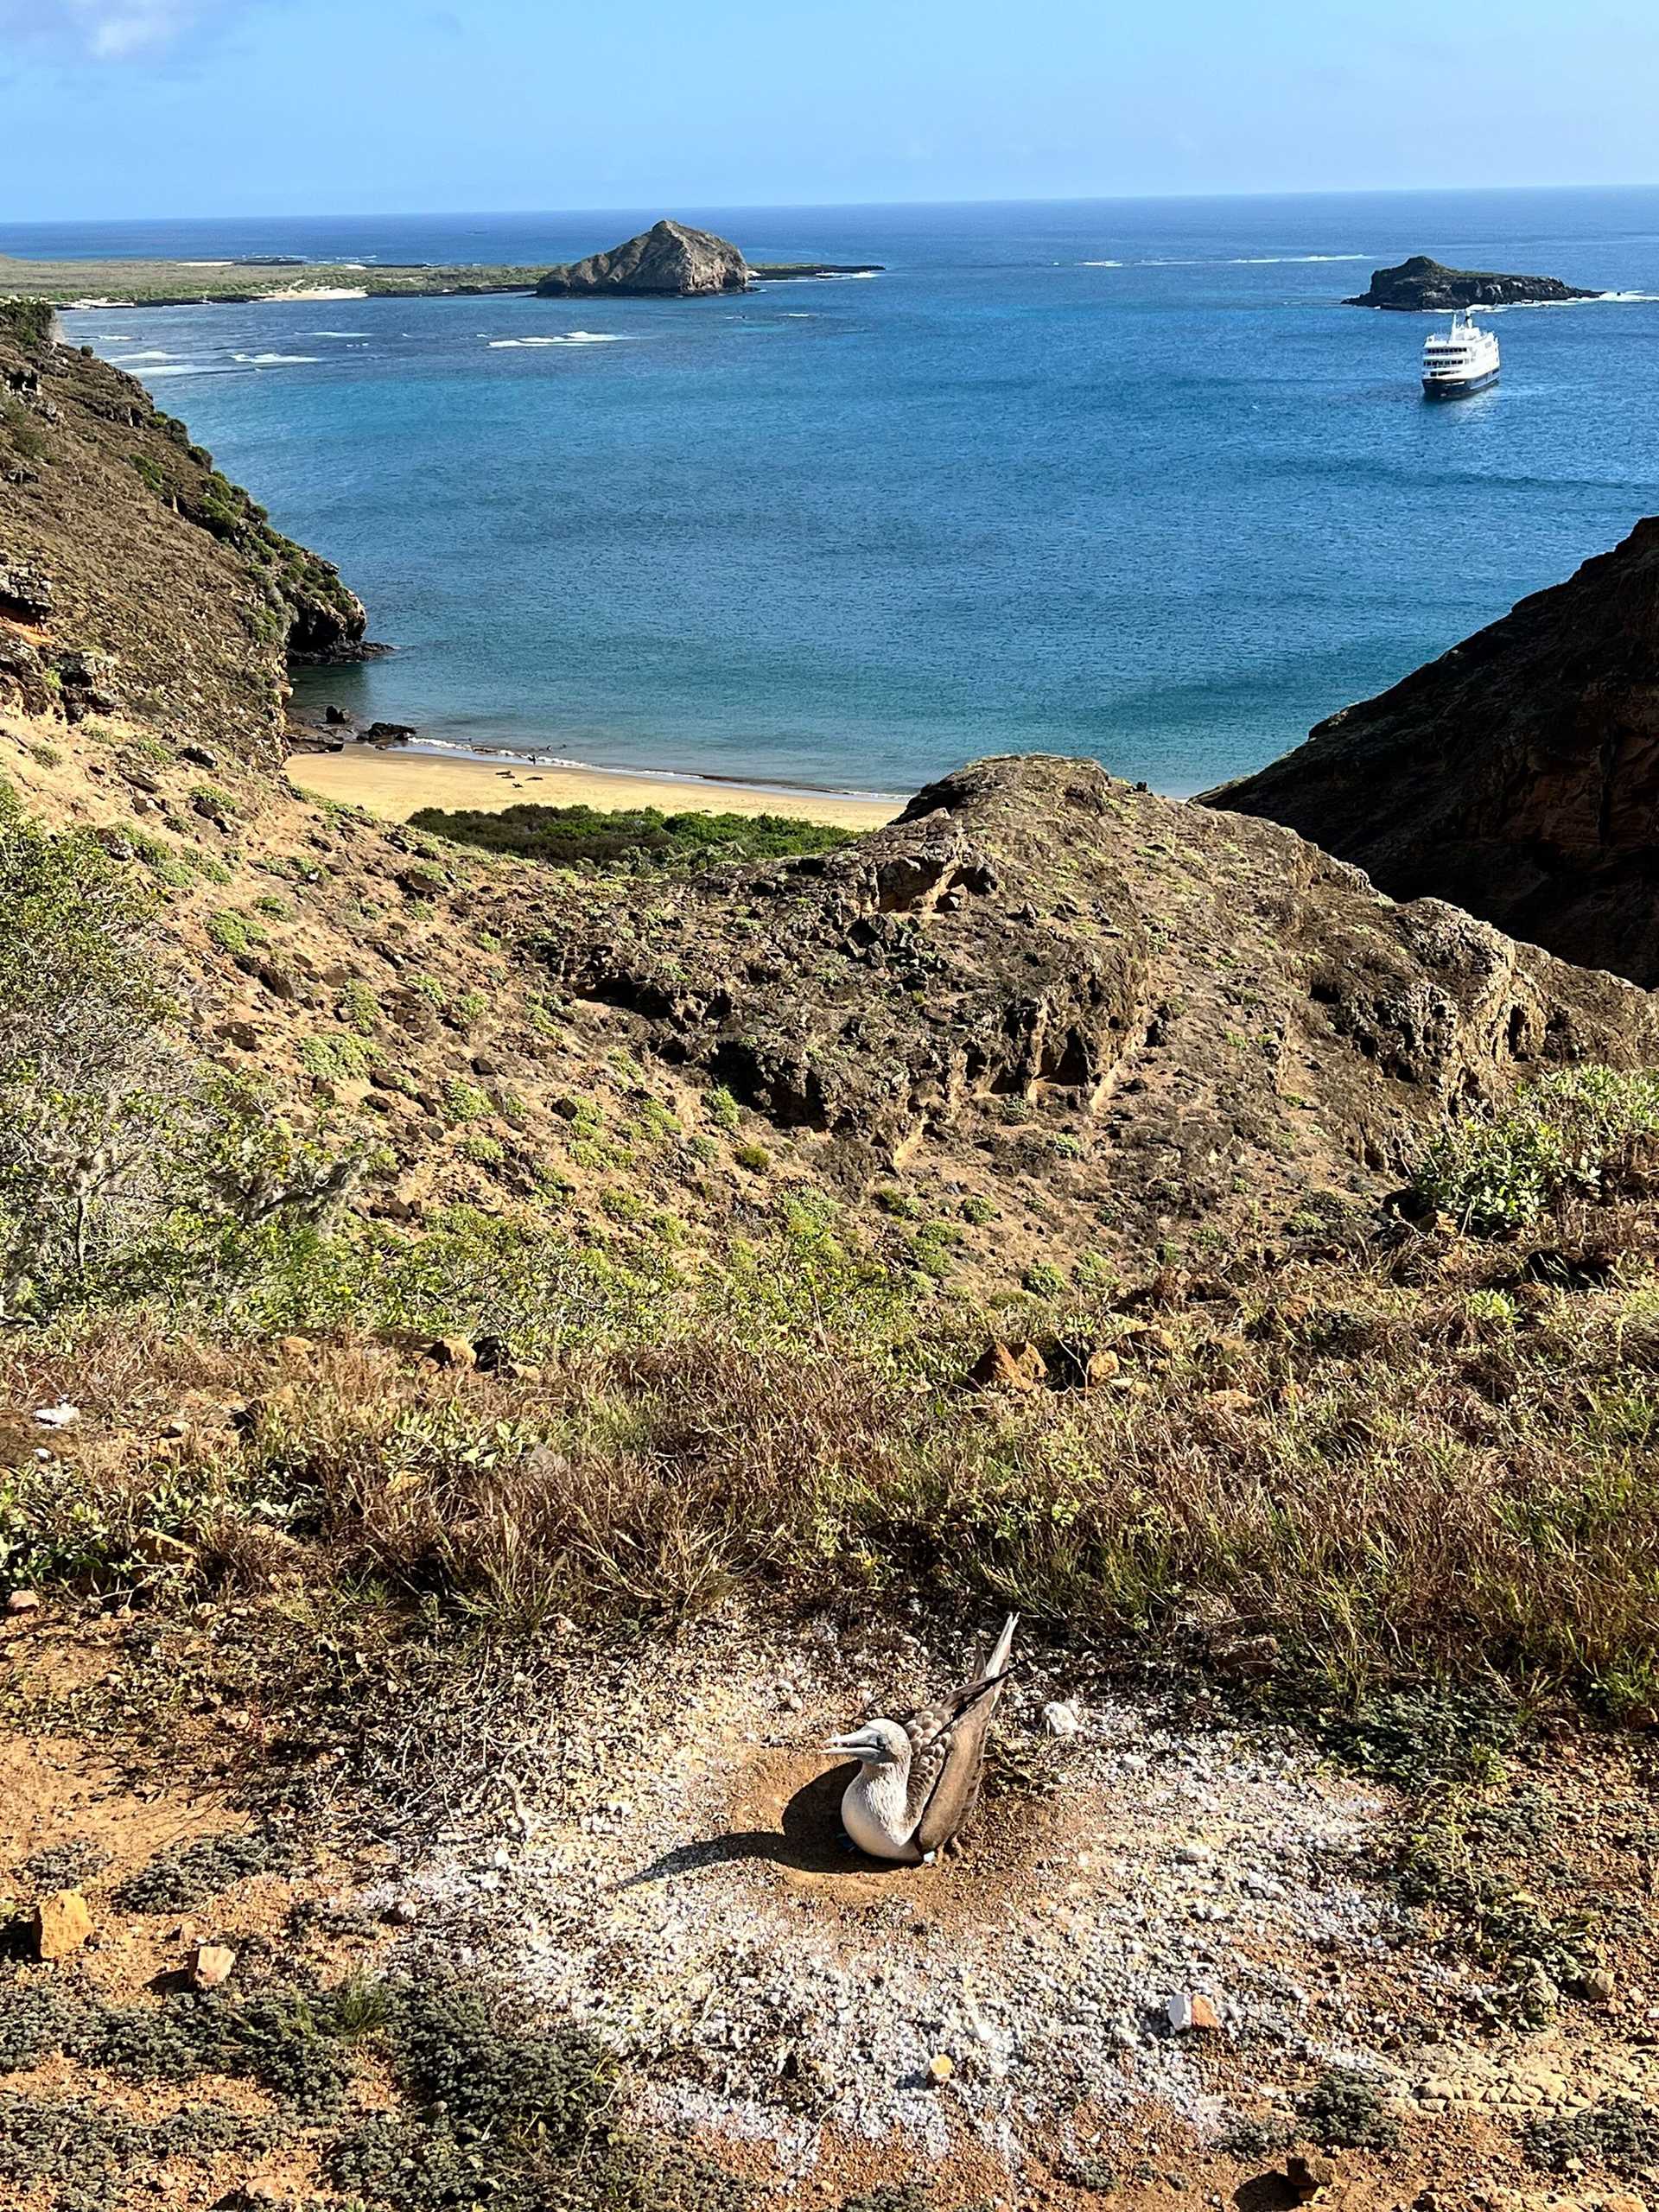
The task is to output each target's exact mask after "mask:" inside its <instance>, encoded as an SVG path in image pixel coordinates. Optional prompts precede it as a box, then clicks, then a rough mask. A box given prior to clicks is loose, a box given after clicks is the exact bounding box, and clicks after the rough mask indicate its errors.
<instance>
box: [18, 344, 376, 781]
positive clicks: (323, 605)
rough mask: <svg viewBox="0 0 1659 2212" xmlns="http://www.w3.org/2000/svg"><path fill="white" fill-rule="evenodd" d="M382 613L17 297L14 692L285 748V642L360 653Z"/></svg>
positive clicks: (35, 708) (205, 735)
mask: <svg viewBox="0 0 1659 2212" xmlns="http://www.w3.org/2000/svg"><path fill="white" fill-rule="evenodd" d="M364 623H365V617H364V612H363V608H362V607H361V605H360V603H359V601H358V600H357V599H356V597H355V596H354V595H353V593H352V592H350V591H349V590H347V588H346V586H345V585H344V584H343V583H342V582H340V577H339V575H337V573H336V572H335V570H334V569H333V568H332V567H330V565H329V564H328V563H327V562H326V561H323V560H320V559H319V558H318V556H316V555H315V554H314V553H310V552H308V551H307V550H305V549H304V548H303V547H302V546H299V545H296V544H294V543H292V541H291V540H290V539H289V538H286V537H283V536H282V535H281V534H280V532H278V531H274V530H272V529H271V527H270V524H269V523H268V522H267V520H266V518H265V515H264V510H263V508H261V507H259V506H257V505H255V504H254V502H253V501H252V500H251V499H250V498H249V497H248V495H247V493H245V492H243V491H241V490H240V489H238V486H235V485H233V484H231V483H229V482H227V480H226V479H225V478H224V477H223V476H221V475H220V474H219V472H218V471H217V470H216V469H215V468H214V467H213V458H212V455H211V454H207V453H205V452H204V451H203V450H202V448H200V446H197V445H194V444H193V443H192V442H191V439H190V435H189V433H188V430H187V429H185V427H184V425H183V423H179V422H176V421H175V420H174V418H173V417H172V416H168V415H164V414H162V413H161V412H160V411H159V410H157V409H156V406H155V404H153V402H152V401H151V399H150V397H149V393H148V392H147V391H145V390H144V388H143V385H140V384H139V383H138V382H137V379H136V378H132V377H129V376H124V375H123V374H122V372H120V371H119V370H118V369H113V368H111V367H109V366H108V365H106V364H105V363H104V362H101V361H99V360H95V359H93V358H92V354H91V353H90V352H89V351H80V350H78V349H76V348H74V347H72V346H62V345H55V344H54V343H53V342H52V325H51V317H50V314H49V311H48V310H46V309H43V308H41V307H40V306H38V305H36V304H34V303H23V304H14V305H12V306H10V307H8V306H7V305H6V304H5V303H4V302H0V705H4V706H10V708H11V709H13V710H14V711H19V712H22V713H25V714H29V715H38V714H43V713H48V712H49V713H54V714H55V713H59V712H61V713H63V714H66V715H67V716H68V717H69V718H70V719H71V720H72V721H73V720H75V719H77V718H79V716H80V715H83V714H86V713H89V712H90V713H98V714H108V713H112V712H115V711H117V710H120V711H123V712H128V713H131V714H133V715H137V716H138V717H139V718H141V719H143V720H144V721H149V722H154V723H164V724H166V725H168V727H169V728H172V729H173V730H174V731H175V733H183V734H194V735H195V736H197V737H200V738H202V739H212V741H214V742H215V743H220V744H230V745H232V746H234V747H237V748H238V749H239V750H249V751H254V750H261V751H264V752H265V753H267V754H269V753H271V752H272V750H273V749H274V747H275V744H276V741H277V731H278V728H279V727H280V711H279V710H280V706H281V702H282V696H283V690H284V683H283V666H284V656H285V655H286V654H288V653H290V652H292V653H303V654H307V655H315V656H318V657H321V658H333V657H335V656H338V655H341V654H349V653H351V652H353V650H354V649H356V648H358V647H359V645H360V644H361V640H362V638H363V632H364Z"/></svg>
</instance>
